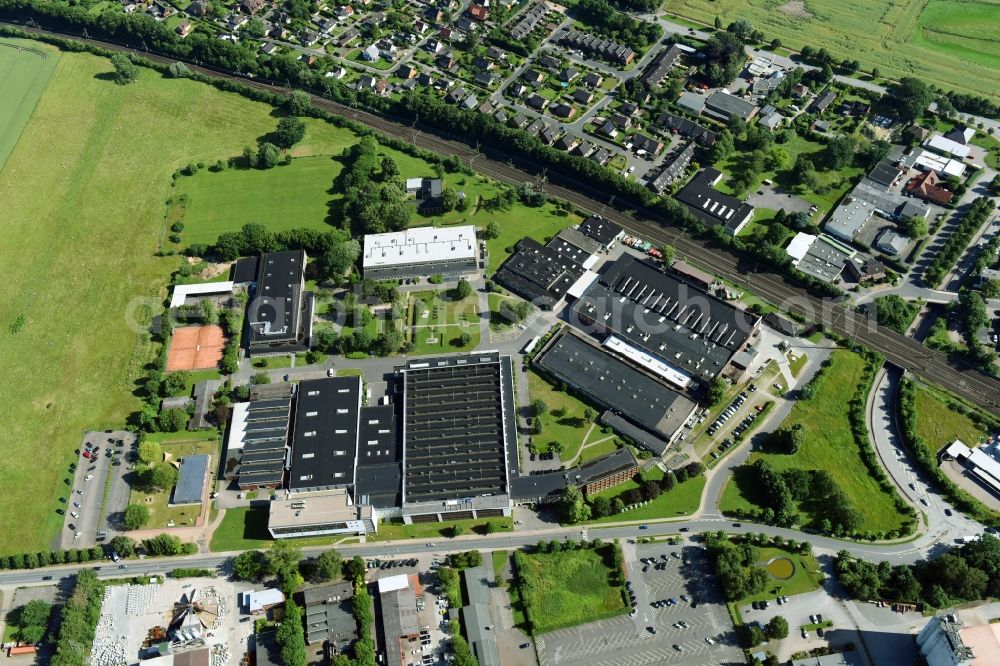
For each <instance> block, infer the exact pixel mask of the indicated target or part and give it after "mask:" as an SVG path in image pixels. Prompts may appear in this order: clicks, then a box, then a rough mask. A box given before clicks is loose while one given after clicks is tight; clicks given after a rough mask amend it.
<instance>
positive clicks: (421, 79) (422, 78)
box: [417, 72, 434, 88]
mask: <svg viewBox="0 0 1000 666" xmlns="http://www.w3.org/2000/svg"><path fill="white" fill-rule="evenodd" d="M417 85H420V86H426V87H428V88H430V87H431V86H433V85H434V77H433V76H431V75H430V74H428V73H427V72H421V73H420V74H417Z"/></svg>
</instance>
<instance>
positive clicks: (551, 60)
mask: <svg viewBox="0 0 1000 666" xmlns="http://www.w3.org/2000/svg"><path fill="white" fill-rule="evenodd" d="M538 64H539V65H541V66H542V67H544V68H546V69H553V70H555V69H559V68H560V67H561V66H562V60H560V59H559V58H556V57H554V56H550V55H547V54H546V55H543V56H542V57H540V58H539V59H538Z"/></svg>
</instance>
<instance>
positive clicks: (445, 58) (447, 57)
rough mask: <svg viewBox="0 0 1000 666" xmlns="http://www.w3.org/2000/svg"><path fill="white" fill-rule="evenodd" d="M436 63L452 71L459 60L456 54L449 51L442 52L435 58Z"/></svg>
mask: <svg viewBox="0 0 1000 666" xmlns="http://www.w3.org/2000/svg"><path fill="white" fill-rule="evenodd" d="M434 63H435V64H436V65H437V66H438V67H440V68H441V69H444V70H448V71H451V70H452V69H453V68H454V67H455V65H456V64H458V61H456V60H455V56H454V55H453V54H452V53H451V52H450V51H449V52H448V53H442V54H441V55H439V56H438V57H437V58H436V59H435V60H434Z"/></svg>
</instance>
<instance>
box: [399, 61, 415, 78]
mask: <svg viewBox="0 0 1000 666" xmlns="http://www.w3.org/2000/svg"><path fill="white" fill-rule="evenodd" d="M396 74H397V76H399V78H401V79H412V78H415V77H416V76H417V75H418V74H420V72H418V71H417V69H416V68H415V67H413V66H412V65H406V64H404V65H403V66H402V67H400V68H399V69H397V70H396Z"/></svg>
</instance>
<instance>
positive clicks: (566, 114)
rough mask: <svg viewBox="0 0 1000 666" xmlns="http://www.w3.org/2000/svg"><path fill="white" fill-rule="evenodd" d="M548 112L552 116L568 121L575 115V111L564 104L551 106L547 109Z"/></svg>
mask: <svg viewBox="0 0 1000 666" xmlns="http://www.w3.org/2000/svg"><path fill="white" fill-rule="evenodd" d="M549 111H551V112H552V115H554V116H558V117H560V118H567V119H568V118H572V117H573V116H575V115H576V109H574V108H573V107H572V106H570V105H569V104H566V103H565V102H559V103H558V104H553V105H552V106H551V107H550V108H549Z"/></svg>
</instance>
